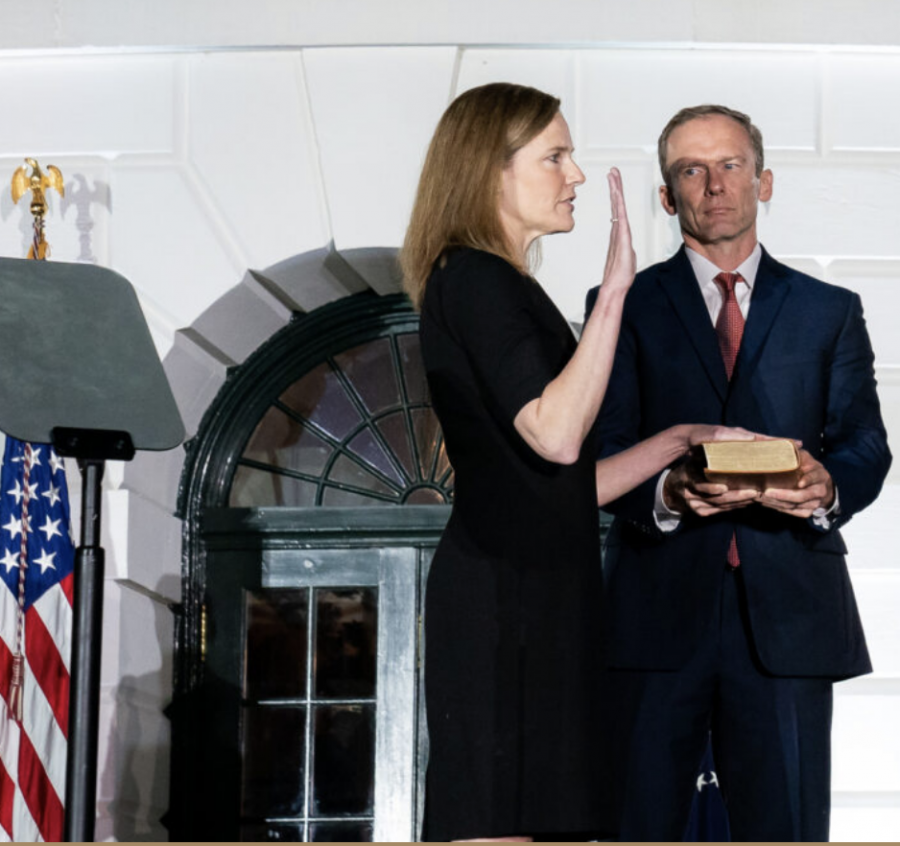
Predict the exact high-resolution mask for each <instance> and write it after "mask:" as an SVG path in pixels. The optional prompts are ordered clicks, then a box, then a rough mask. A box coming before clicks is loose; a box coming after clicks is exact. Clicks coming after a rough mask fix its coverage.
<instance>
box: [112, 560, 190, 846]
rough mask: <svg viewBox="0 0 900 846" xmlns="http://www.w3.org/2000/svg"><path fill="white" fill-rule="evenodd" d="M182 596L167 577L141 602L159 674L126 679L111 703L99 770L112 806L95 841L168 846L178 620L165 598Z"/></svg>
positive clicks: (177, 584) (176, 580) (176, 582)
mask: <svg viewBox="0 0 900 846" xmlns="http://www.w3.org/2000/svg"><path fill="white" fill-rule="evenodd" d="M122 590H123V591H130V590H131V588H130V587H128V586H123V587H122ZM179 590H180V579H179V577H178V576H175V575H167V576H164V577H163V578H162V579H161V580H160V582H159V583H158V585H157V594H158V595H156V596H154V595H149V592H148V596H147V597H146V599H144V600H143V601H145V602H147V603H149V604H150V607H152V609H153V614H154V624H155V625H154V631H155V637H156V643H157V644H158V646H156V645H154V647H153V648H154V649H159V650H160V652H161V655H162V661H161V662H160V666H159V668H158V670H156V671H155V672H152V673H146V674H144V675H141V676H135V675H123V676H122V677H121V679H120V680H119V684H118V687H117V688H116V691H115V695H114V703H110V705H111V706H112V708H113V713H114V715H115V716H114V719H115V725H114V726H113V728H112V730H111V731H110V732H109V735H108V748H107V754H106V761H105V762H103V763H101V764H100V765H99V766H100V769H101V772H100V775H99V788H98V793H99V794H100V796H101V797H107V796H112V800H111V801H110V802H109V805H108V807H107V809H106V813H103V811H102V809H101V811H100V814H99V818H98V821H97V831H96V839H97V840H108V839H114V840H117V841H120V842H128V841H164V840H168V833H167V832H166V829H165V827H164V825H163V823H162V821H161V817H162V816H163V814H164V813H165V812H166V810H167V808H168V803H169V754H170V729H169V723H168V719H167V718H166V717H165V715H164V714H163V711H162V709H163V706H164V705H166V704H167V702H168V701H169V699H170V698H171V691H172V667H173V650H174V642H173V626H174V615H173V610H172V604H171V603H170V602H168V601H167V600H164V599H163V597H165V596H173V595H174V596H177V595H178V591H179ZM124 613H125V611H124V609H123V616H124ZM125 625H126V626H127V623H125ZM132 631H135V629H134V628H132ZM149 634H150V633H149V632H147V635H149ZM145 636H146V635H145ZM124 642H125V641H124V639H123V641H122V642H120V646H119V648H120V649H121V648H123V644H124ZM141 642H142V641H141V640H140V639H139V640H138V648H140V644H141ZM126 662H127V657H126Z"/></svg>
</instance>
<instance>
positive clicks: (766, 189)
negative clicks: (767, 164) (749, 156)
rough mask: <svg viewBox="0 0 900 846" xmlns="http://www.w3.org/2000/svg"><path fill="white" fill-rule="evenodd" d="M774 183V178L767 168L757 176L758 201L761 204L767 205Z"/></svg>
mask: <svg viewBox="0 0 900 846" xmlns="http://www.w3.org/2000/svg"><path fill="white" fill-rule="evenodd" d="M774 181H775V176H774V174H773V173H772V171H771V170H769V169H768V168H766V169H765V170H764V171H763V172H762V173H761V174H760V175H759V201H760V202H761V203H768V202H769V200H771V199H772V186H773V183H774Z"/></svg>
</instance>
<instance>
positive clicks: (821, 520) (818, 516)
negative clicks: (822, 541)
mask: <svg viewBox="0 0 900 846" xmlns="http://www.w3.org/2000/svg"><path fill="white" fill-rule="evenodd" d="M840 513H841V503H840V500H839V499H838V491H837V488H835V489H834V502H832V503H831V508H829V509H827V510H826V509H824V508H817V509H816V510H815V511H813V513H812V521H813V523H814V524H815V525H816V526H818V527H819V528H820V529H824V530H825V531H828V529H830V528H831V522H832V520H831V518H832V517H836V516H837V515H838V514H840ZM663 531H665V530H663Z"/></svg>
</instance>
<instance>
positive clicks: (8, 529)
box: [0, 437, 75, 842]
mask: <svg viewBox="0 0 900 846" xmlns="http://www.w3.org/2000/svg"><path fill="white" fill-rule="evenodd" d="M70 525H71V524H70V519H69V496H68V490H67V487H66V474H65V468H64V467H63V461H62V459H61V458H60V457H59V456H58V455H56V453H55V452H54V451H53V449H52V447H51V446H50V445H49V444H29V443H24V442H22V441H18V440H15V439H14V438H11V437H7V438H6V447H5V451H4V456H3V465H2V469H0V576H2V578H3V583H4V585H5V587H0V839H4V840H7V839H8V840H16V841H31V842H34V841H39V840H44V841H60V840H62V838H63V818H64V810H63V802H64V800H65V792H66V791H65V787H66V738H67V734H68V716H69V660H70V655H71V639H72V581H73V576H72V570H73V567H74V563H75V548H74V545H73V543H72V538H71V534H70ZM17 656H21V657H20V658H17Z"/></svg>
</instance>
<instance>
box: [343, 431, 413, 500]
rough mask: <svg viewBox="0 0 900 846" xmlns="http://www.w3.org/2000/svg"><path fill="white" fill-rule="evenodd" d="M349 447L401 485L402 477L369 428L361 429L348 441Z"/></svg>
mask: <svg viewBox="0 0 900 846" xmlns="http://www.w3.org/2000/svg"><path fill="white" fill-rule="evenodd" d="M348 446H349V447H350V449H352V450H353V452H355V453H356V454H357V455H359V456H361V457H362V458H364V459H365V460H366V461H367V462H368V463H369V464H371V465H372V466H373V467H374V468H376V469H377V470H380V471H381V472H382V473H384V475H385V476H387V477H388V478H390V479H393V480H394V481H395V482H396V483H397V484H398V485H400V486H401V487H402V486H403V484H404V481H403V477H402V476H401V475H400V474H399V473H398V472H397V470H396V468H395V467H394V465H393V464H392V463H391V461H390V459H389V458H388V457H387V453H385V451H384V449H383V448H382V446H381V444H380V443H378V441H377V440H376V439H375V436H374V435H373V434H372V431H371V429H363V431H362V432H360V433H359V434H358V435H357V436H356V437H355V438H354V439H353V440H352V441H350V443H349V444H348Z"/></svg>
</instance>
